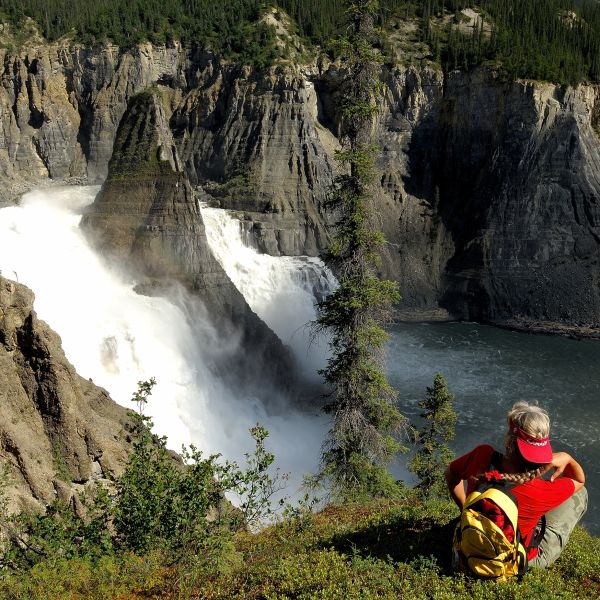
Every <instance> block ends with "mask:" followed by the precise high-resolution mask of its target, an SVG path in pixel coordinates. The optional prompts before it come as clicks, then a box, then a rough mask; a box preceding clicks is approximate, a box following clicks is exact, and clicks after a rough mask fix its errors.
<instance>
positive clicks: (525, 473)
mask: <svg viewBox="0 0 600 600" xmlns="http://www.w3.org/2000/svg"><path fill="white" fill-rule="evenodd" d="M493 455H495V463H498V464H495V463H494V464H493V465H492V458H493ZM491 471H498V472H499V476H500V477H501V479H502V480H504V481H508V482H511V483H514V484H516V485H515V486H514V487H513V488H512V489H511V492H512V494H513V495H514V497H515V499H516V501H517V506H518V510H519V516H518V527H519V530H520V532H521V536H522V538H523V544H524V545H525V547H526V548H528V547H529V546H530V545H531V541H532V537H533V536H534V532H535V529H536V525H537V524H538V522H539V521H540V518H541V517H542V515H545V516H546V526H545V530H544V535H543V538H542V539H541V541H540V542H539V545H538V546H537V547H531V548H530V549H529V551H528V555H527V558H528V559H529V566H533V567H539V568H545V567H548V566H550V565H551V564H552V563H553V562H554V561H555V560H556V559H557V558H558V557H559V555H560V553H561V552H562V550H563V548H564V547H565V545H566V543H567V540H568V539H569V536H570V535H571V532H572V531H573V529H574V528H575V525H576V524H577V523H578V522H579V520H580V519H581V517H582V516H583V514H584V513H585V511H586V509H587V490H586V489H585V487H584V483H585V475H584V473H583V469H582V468H581V466H580V465H579V463H577V461H576V460H575V459H574V458H573V457H572V456H570V455H569V454H567V453H566V452H553V451H552V448H551V446H550V419H549V417H548V414H547V412H546V411H545V410H543V409H542V408H540V407H538V406H535V405H530V404H528V403H527V402H517V403H516V404H515V405H514V406H513V407H512V409H511V410H510V412H509V413H508V432H507V433H506V437H505V454H504V455H502V454H499V453H495V452H494V449H493V448H492V447H491V446H488V445H481V446H477V447H476V448H474V449H473V450H471V452H469V453H467V454H465V455H464V456H461V457H460V458H457V459H456V460H454V461H453V462H451V463H450V465H449V466H448V468H447V469H446V474H445V475H446V482H447V484H448V489H449V491H450V495H451V496H452V498H453V499H454V501H455V502H456V504H457V505H458V507H459V508H460V509H461V510H462V507H463V505H464V503H465V501H466V498H467V496H468V495H469V494H470V493H471V492H472V491H474V490H475V489H476V487H477V486H478V485H479V483H480V482H482V481H485V480H486V479H487V480H489V474H490V472H491ZM550 471H553V472H552V474H551V477H550V479H548V480H545V479H542V478H541V477H542V476H543V475H545V474H546V473H548V472H550ZM486 473H487V474H488V476H487V477H486ZM465 482H466V484H467V485H466V491H465ZM498 518H501V515H499V516H498ZM497 524H499V525H500V526H501V527H502V525H501V524H500V523H498V522H497ZM511 529H512V528H511ZM505 535H507V532H506V531H505ZM509 535H510V532H509Z"/></svg>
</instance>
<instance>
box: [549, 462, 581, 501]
mask: <svg viewBox="0 0 600 600" xmlns="http://www.w3.org/2000/svg"><path fill="white" fill-rule="evenodd" d="M551 469H554V473H552V477H551V478H550V481H554V480H555V479H556V478H558V477H561V476H564V477H569V478H570V479H571V480H572V481H573V485H574V486H575V491H576V492H577V491H578V490H580V489H581V488H582V487H583V486H584V484H585V473H584V472H583V469H582V468H581V465H580V464H579V463H578V462H577V461H576V460H575V459H574V458H573V457H572V456H571V455H570V454H568V453H567V452H555V453H554V454H553V455H552V462H551V463H550V464H549V465H548V467H547V469H546V472H547V471H550V470H551Z"/></svg>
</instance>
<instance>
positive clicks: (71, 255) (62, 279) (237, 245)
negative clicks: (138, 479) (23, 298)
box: [0, 186, 330, 482]
mask: <svg viewBox="0 0 600 600" xmlns="http://www.w3.org/2000/svg"><path fill="white" fill-rule="evenodd" d="M98 189H99V188H98V187H90V186H87V187H81V186H70V187H60V188H59V187H52V188H46V189H42V190H37V191H33V192H30V193H28V194H25V195H24V196H23V198H22V199H21V202H20V204H19V205H18V206H12V207H8V208H4V209H1V210H0V270H1V271H2V273H3V274H4V276H6V277H9V278H12V279H17V278H18V280H19V281H20V282H21V283H24V284H25V285H27V286H28V287H30V288H31V289H32V290H33V291H34V293H35V295H36V301H35V310H36V312H37V314H38V316H39V318H40V319H43V320H45V321H46V322H47V323H48V324H49V325H50V326H51V327H52V328H53V329H54V330H55V331H57V332H58V333H59V335H60V336H61V338H62V342H63V348H64V350H65V354H66V356H67V358H68V359H69V360H70V361H71V363H72V364H73V365H74V367H75V368H76V370H77V372H78V373H79V374H80V375H81V376H83V377H85V378H91V379H92V380H93V381H94V382H95V383H96V384H97V385H100V386H102V387H104V388H105V389H107V390H108V391H109V393H110V395H111V397H112V398H113V399H114V400H115V401H116V402H118V403H120V404H122V405H124V406H129V407H133V405H132V404H131V403H130V398H131V396H132V393H133V392H134V391H135V389H136V386H137V382H138V381H140V380H143V379H148V378H149V377H155V378H156V380H157V385H156V387H155V389H154V392H153V395H152V397H151V399H150V402H149V406H148V411H147V413H148V414H150V415H151V416H152V418H153V420H154V422H155V424H156V427H155V429H156V431H157V432H158V433H159V434H161V435H166V436H167V437H168V439H169V446H170V447H171V448H173V449H176V450H177V449H179V448H180V447H181V444H189V443H194V444H196V446H197V447H199V448H200V449H201V450H203V451H205V452H207V453H216V452H220V453H222V454H223V455H224V456H225V457H227V458H229V459H233V460H240V459H243V454H244V453H245V452H248V451H251V449H252V443H251V439H250V436H249V434H248V431H247V430H248V429H249V428H250V427H251V426H253V425H255V424H256V423H257V422H260V423H261V424H262V425H264V426H265V427H267V429H268V430H269V431H270V438H269V440H268V447H269V449H270V450H271V451H272V452H274V454H275V455H276V457H277V462H278V464H279V465H280V467H281V469H282V471H284V472H290V473H291V474H292V477H291V480H292V482H298V481H299V480H300V478H301V477H302V475H303V474H305V473H308V472H311V471H314V469H315V467H316V464H317V461H318V454H319V448H320V442H321V440H322V439H323V436H324V431H325V426H326V425H325V422H324V419H323V417H321V416H320V415H318V414H308V413H305V412H300V411H298V410H295V409H294V408H293V407H290V406H289V403H287V400H286V398H281V399H280V402H279V403H278V404H279V406H280V407H282V409H281V410H279V412H278V413H277V414H274V413H272V412H267V411H266V409H265V408H264V406H262V404H261V403H260V402H259V401H258V400H257V399H256V398H252V397H248V396H247V395H246V394H245V393H244V391H243V390H232V389H228V388H227V387H226V386H225V385H224V384H223V382H221V381H220V380H219V379H218V378H217V377H215V375H214V374H213V373H212V372H211V371H210V370H209V369H208V368H207V367H206V364H207V363H208V361H207V358H210V357H209V356H208V353H210V352H219V348H218V344H219V343H220V341H219V336H218V335H217V333H216V332H215V331H213V329H212V327H211V324H210V322H208V320H207V318H206V315H205V314H203V313H202V312H201V311H199V312H198V313H197V314H195V315H194V317H195V319H196V320H197V322H198V325H197V326H196V327H195V328H194V330H192V329H191V328H190V327H189V325H188V323H189V319H188V320H186V318H185V315H184V314H183V312H182V310H181V309H180V308H179V307H178V305H177V304H176V303H174V302H171V301H169V300H168V299H166V298H150V297H146V296H141V295H138V294H136V293H135V292H134V291H133V286H134V282H133V281H123V280H122V279H120V275H117V274H116V273H115V272H112V271H111V269H110V268H109V267H108V266H107V265H106V264H105V263H104V261H102V260H101V259H100V258H99V257H98V256H97V255H96V254H95V252H94V251H93V249H92V248H90V246H89V245H88V243H87V241H86V239H85V237H84V235H83V234H82V232H81V230H80V229H79V221H80V220H81V215H82V213H83V211H84V209H85V207H86V206H87V205H89V204H90V203H91V202H93V200H94V197H95V195H96V194H97V192H98ZM204 210H205V211H206V210H207V209H204ZM208 213H210V214H209V218H208V223H207V231H208V234H209V238H210V239H211V241H212V243H213V244H214V245H213V248H215V249H218V248H219V247H221V248H222V249H223V251H224V252H225V253H227V252H230V253H231V257H230V260H229V261H228V260H225V259H224V257H223V255H221V256H219V260H221V262H222V263H223V264H224V265H226V270H227V272H228V273H229V274H230V276H231V277H232V279H234V282H235V283H236V285H238V287H239V289H240V290H241V291H242V293H243V294H244V295H245V296H246V298H247V300H248V302H249V303H250V305H251V306H252V307H253V308H254V310H255V311H256V312H258V313H259V314H260V315H261V316H262V317H263V319H264V320H265V321H266V322H267V323H268V324H270V325H271V326H272V327H273V329H274V330H275V331H276V332H277V333H279V334H280V335H281V336H282V337H283V338H284V341H286V342H289V343H291V344H292V346H293V347H294V348H295V351H296V352H297V353H298V355H300V356H306V355H307V352H306V346H305V345H304V344H306V337H305V329H304V328H303V325H304V324H305V323H307V322H308V321H310V320H311V319H312V318H313V316H314V308H313V303H314V297H313V291H318V290H319V289H321V288H322V286H326V285H330V275H329V274H327V273H326V272H324V271H323V269H322V267H321V265H320V264H319V262H318V261H317V260H316V259H308V258H307V259H303V258H294V259H285V258H284V259H278V258H273V257H263V256H261V255H258V254H257V253H256V252H255V251H253V250H251V249H249V248H245V247H244V246H243V244H242V243H241V237H240V229H239V224H237V223H236V222H235V221H234V220H232V219H231V218H230V217H229V216H227V214H226V213H225V211H221V212H220V213H214V212H211V211H210V210H209V211H208ZM205 214H207V213H206V212H205ZM210 215H213V218H210ZM219 228H221V229H219ZM219 232H221V234H222V235H221V234H220V233H219ZM223 238H226V239H223ZM230 238H231V239H230ZM249 257H251V260H250V259H249ZM236 270H237V271H239V272H236ZM320 286H321V287H320ZM223 343H224V342H223ZM303 345H304V346H303ZM314 354H315V353H314V352H311V353H310V356H308V357H307V360H306V362H305V368H306V369H307V370H308V366H307V365H308V364H309V363H311V361H312V362H317V363H318V361H315V358H314ZM313 366H315V367H317V366H320V365H318V364H315V365H313ZM317 412H318V411H313V413H317Z"/></svg>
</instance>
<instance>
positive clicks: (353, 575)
mask: <svg viewBox="0 0 600 600" xmlns="http://www.w3.org/2000/svg"><path fill="white" fill-rule="evenodd" d="M153 385H154V381H153V380H150V381H148V382H141V383H140V387H139V389H138V391H137V393H136V394H135V395H134V397H133V401H134V402H136V404H137V411H136V412H135V413H132V415H131V417H132V424H131V427H130V429H131V431H130V433H131V435H132V437H133V438H134V440H135V442H134V447H133V450H132V453H131V457H130V460H129V463H128V466H127V469H126V471H125V473H124V475H123V476H122V477H120V478H119V479H118V480H117V481H116V482H115V483H114V485H113V486H110V487H109V488H108V489H106V488H104V487H100V486H98V487H96V488H95V489H93V490H91V491H90V493H89V494H88V495H87V496H82V498H81V506H80V508H79V510H78V513H79V514H80V515H83V516H77V515H76V514H75V513H74V512H73V511H72V510H71V509H70V508H67V507H65V506H63V505H61V504H60V503H55V504H54V505H52V506H51V507H48V509H47V511H46V513H45V514H44V515H32V514H27V513H24V514H22V515H20V516H18V517H15V518H12V519H8V520H7V519H4V522H3V530H4V531H7V532H8V534H9V540H10V543H9V544H8V545H6V544H5V547H4V548H3V553H2V555H1V557H0V598H2V599H5V600H109V599H110V600H142V599H144V598H146V599H147V598H164V599H169V600H175V599H177V600H191V599H192V598H196V599H198V598H202V599H203V600H235V599H239V600H275V599H278V600H284V599H290V600H291V599H296V600H300V599H302V600H322V599H326V600H369V599H375V598H377V599H381V598H383V599H389V600H392V599H394V600H395V599H397V598H406V599H409V600H434V599H435V600H454V599H455V598H456V599H458V600H466V599H470V598H474V599H479V600H488V599H491V600H494V599H496V600H501V599H502V600H513V599H517V600H540V599H543V600H575V599H580V598H596V597H598V596H599V595H600V539H599V538H595V537H592V536H590V535H589V534H587V533H586V532H585V531H584V530H583V529H582V528H577V529H576V530H575V532H574V533H573V535H572V536H571V539H570V541H569V544H568V546H567V548H566V550H565V552H564V553H563V555H562V556H561V558H560V559H559V561H558V563H557V564H556V565H555V566H554V567H553V568H552V569H549V570H546V571H535V570H532V571H530V572H529V573H528V574H527V575H526V576H525V578H524V579H523V581H522V582H518V581H510V582H508V583H505V584H496V583H493V582H482V581H475V580H471V579H467V578H465V577H464V576H463V575H457V574H453V573H451V572H450V570H449V560H450V548H451V539H452V532H453V529H454V522H455V517H456V516H457V512H458V510H457V508H456V507H455V505H454V503H452V502H451V501H450V500H448V499H445V500H442V499H438V498H434V497H433V496H432V495H431V494H430V495H429V497H427V495H426V494H424V493H423V489H419V488H416V489H408V488H406V487H404V486H403V485H402V484H396V489H395V491H396V493H395V495H394V497H393V498H379V499H375V500H367V501H363V502H349V503H346V504H343V505H338V504H332V505H328V506H326V507H324V508H322V510H320V511H319V512H313V508H314V505H313V503H311V502H309V501H308V498H305V500H304V501H302V502H301V503H300V504H299V506H296V507H290V506H288V507H287V509H286V510H285V511H284V512H283V514H282V515H280V516H278V517H277V519H276V522H275V523H274V524H271V525H270V526H267V527H264V528H263V529H262V530H261V531H259V532H257V533H256V532H253V529H254V527H252V525H253V524H256V523H258V522H262V523H263V524H264V523H265V518H267V519H269V520H271V517H273V509H272V507H271V499H272V495H273V493H274V492H275V491H277V490H278V489H279V487H280V486H279V480H278V479H277V477H273V476H271V475H270V468H271V466H272V463H273V460H274V457H273V455H272V454H270V453H268V452H267V451H266V450H265V447H264V442H265V439H266V437H267V434H266V431H265V430H264V429H262V428H261V427H258V426H257V427H256V428H253V429H252V435H253V437H254V440H255V444H256V447H255V451H254V452H253V453H251V454H248V455H246V458H247V463H248V464H247V467H246V468H245V469H240V468H239V467H237V465H235V464H232V463H227V462H223V461H221V460H218V457H216V456H211V457H209V458H208V459H203V458H202V457H201V456H200V454H199V453H198V452H197V451H196V450H194V449H193V448H192V449H191V450H190V451H189V452H184V460H183V461H182V460H180V459H179V458H178V457H176V456H175V455H173V454H172V453H170V452H168V451H167V450H166V447H165V440H164V439H163V438H159V437H157V436H155V435H154V434H152V431H151V427H152V422H151V420H150V419H149V417H147V416H145V414H144V409H145V405H146V402H147V399H148V396H149V394H150V392H151V390H152V387H153ZM450 401H451V399H450V394H449V393H448V391H447V388H446V386H445V382H444V381H443V378H441V376H437V377H436V378H435V380H434V385H433V387H431V388H429V389H428V393H427V397H426V399H425V400H424V401H423V403H422V408H423V409H424V411H425V414H426V417H427V418H428V420H429V421H432V422H436V423H438V425H439V424H440V421H441V420H442V419H443V418H444V417H443V415H446V416H447V417H448V420H449V421H452V418H451V414H450V413H449V412H448V411H449V410H450V409H451V407H450ZM451 429H452V427H451V426H450V423H448V427H441V426H440V427H439V428H438V427H436V428H435V430H436V432H437V433H436V435H429V438H430V439H447V438H448V437H449V435H450V433H451ZM440 436H441V437H440ZM425 437H426V435H424V436H423V439H425ZM432 465H433V463H432ZM432 468H434V469H437V468H438V466H437V465H433V467H432ZM423 472H424V475H425V476H427V471H426V470H424V471H423ZM6 484H7V481H6V475H5V474H4V472H0V506H5V504H4V501H3V497H4V496H3V490H4V487H5V486H6ZM227 490H229V491H230V492H233V493H234V494H235V495H236V496H237V497H238V499H239V506H238V507H235V508H234V507H233V506H232V505H231V504H230V503H228V502H227V501H226V500H225V499H224V496H223V494H224V493H225V491H227Z"/></svg>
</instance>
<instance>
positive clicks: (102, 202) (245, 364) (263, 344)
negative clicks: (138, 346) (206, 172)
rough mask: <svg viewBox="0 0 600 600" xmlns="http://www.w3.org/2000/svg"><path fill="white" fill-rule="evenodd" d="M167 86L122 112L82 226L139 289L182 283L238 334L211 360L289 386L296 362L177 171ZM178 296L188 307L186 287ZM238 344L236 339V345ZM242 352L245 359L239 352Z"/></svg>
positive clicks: (217, 323) (164, 291)
mask: <svg viewBox="0 0 600 600" xmlns="http://www.w3.org/2000/svg"><path fill="white" fill-rule="evenodd" d="M166 100H167V99H166V98H165V97H164V92H161V91H160V90H159V89H157V88H156V89H150V90H147V91H145V92H143V93H141V94H138V95H136V96H134V97H133V98H132V99H131V101H130V103H129V106H128V109H127V111H126V113H125V115H124V116H123V118H122V120H121V124H120V126H119V129H118V131H117V136H116V140H115V143H114V149H113V155H112V158H111V160H110V164H109V173H108V178H107V179H106V181H105V182H104V184H103V186H102V189H101V190H100V193H99V194H98V196H97V197H96V200H95V201H94V203H93V205H92V206H91V207H90V209H89V212H88V214H86V215H84V217H83V219H82V224H81V225H82V227H83V228H84V229H85V230H86V231H87V232H88V233H89V235H90V238H91V239H92V241H93V243H94V244H95V245H96V246H97V248H98V249H99V250H100V252H101V253H102V254H103V255H104V256H105V257H106V259H107V260H109V261H110V262H111V263H113V264H116V265H118V266H119V267H120V268H122V269H125V270H127V271H128V273H129V274H131V275H133V276H134V277H135V279H136V280H137V281H138V286H137V287H138V290H140V291H142V292H143V293H149V294H161V295H169V296H174V290H173V289H172V288H173V285H174V284H180V285H181V286H183V288H184V290H185V291H186V292H189V293H190V294H191V295H192V297H193V298H196V299H200V300H201V302H202V304H203V307H204V308H205V309H206V310H207V311H208V313H209V317H210V322H211V323H212V324H213V326H214V328H215V329H216V330H217V331H218V333H219V334H220V335H222V336H225V337H227V336H230V337H232V338H236V339H238V343H237V344H231V351H230V352H229V353H224V354H223V355H222V356H221V357H220V359H219V364H216V365H215V368H217V369H218V370H219V371H220V372H221V373H222V374H224V375H229V376H231V375H235V377H236V378H237V379H238V384H239V379H241V380H242V381H243V382H244V385H246V386H249V385H251V384H253V383H254V384H256V383H259V384H260V387H261V389H262V390H265V389H267V388H268V387H269V386H268V382H269V381H271V382H274V383H276V384H277V387H279V388H283V387H288V386H292V385H293V383H294V375H293V373H294V369H293V366H292V361H291V358H290V355H289V354H288V352H287V350H286V349H285V348H284V346H283V344H282V343H281V342H280V340H279V339H278V338H277V336H276V335H275V334H274V333H273V332H272V331H271V330H270V329H269V328H268V327H267V326H266V325H265V324H264V323H263V321H261V319H260V318H259V317H258V316H257V315H256V314H255V313H254V312H252V310H251V309H250V307H249V306H248V304H247V303H246V301H245V300H244V297H243V296H242V295H241V293H240V292H239V291H238V290H237V288H236V287H235V286H234V285H233V283H232V282H231V280H230V279H229V277H228V276H227V274H226V273H225V271H224V270H223V269H222V267H221V266H220V265H219V263H218V262H217V261H216V259H215V258H214V256H213V254H212V252H211V250H210V248H209V246H208V241H207V239H206V232H205V229H204V223H203V221H202V215H201V213H200V209H199V206H198V200H197V198H196V195H195V194H194V191H193V190H192V187H191V185H190V183H189V181H188V179H187V177H186V175H185V174H184V173H183V172H182V171H181V159H180V158H179V154H178V151H177V148H176V147H175V145H174V142H173V138H172V135H171V131H170V129H169V126H168V122H169V120H168V117H169V115H168V108H167V106H166V105H167V104H168V102H166ZM176 296H177V297H178V298H180V301H181V302H183V303H184V304H185V309H186V310H185V312H186V314H188V313H190V312H191V313H193V311H194V309H193V307H191V304H192V305H193V302H192V303H191V304H190V302H189V300H188V299H186V297H185V296H186V295H185V294H183V297H182V295H181V294H179V293H177V294H176ZM238 346H239V347H238ZM240 356H244V357H245V359H244V360H240Z"/></svg>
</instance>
